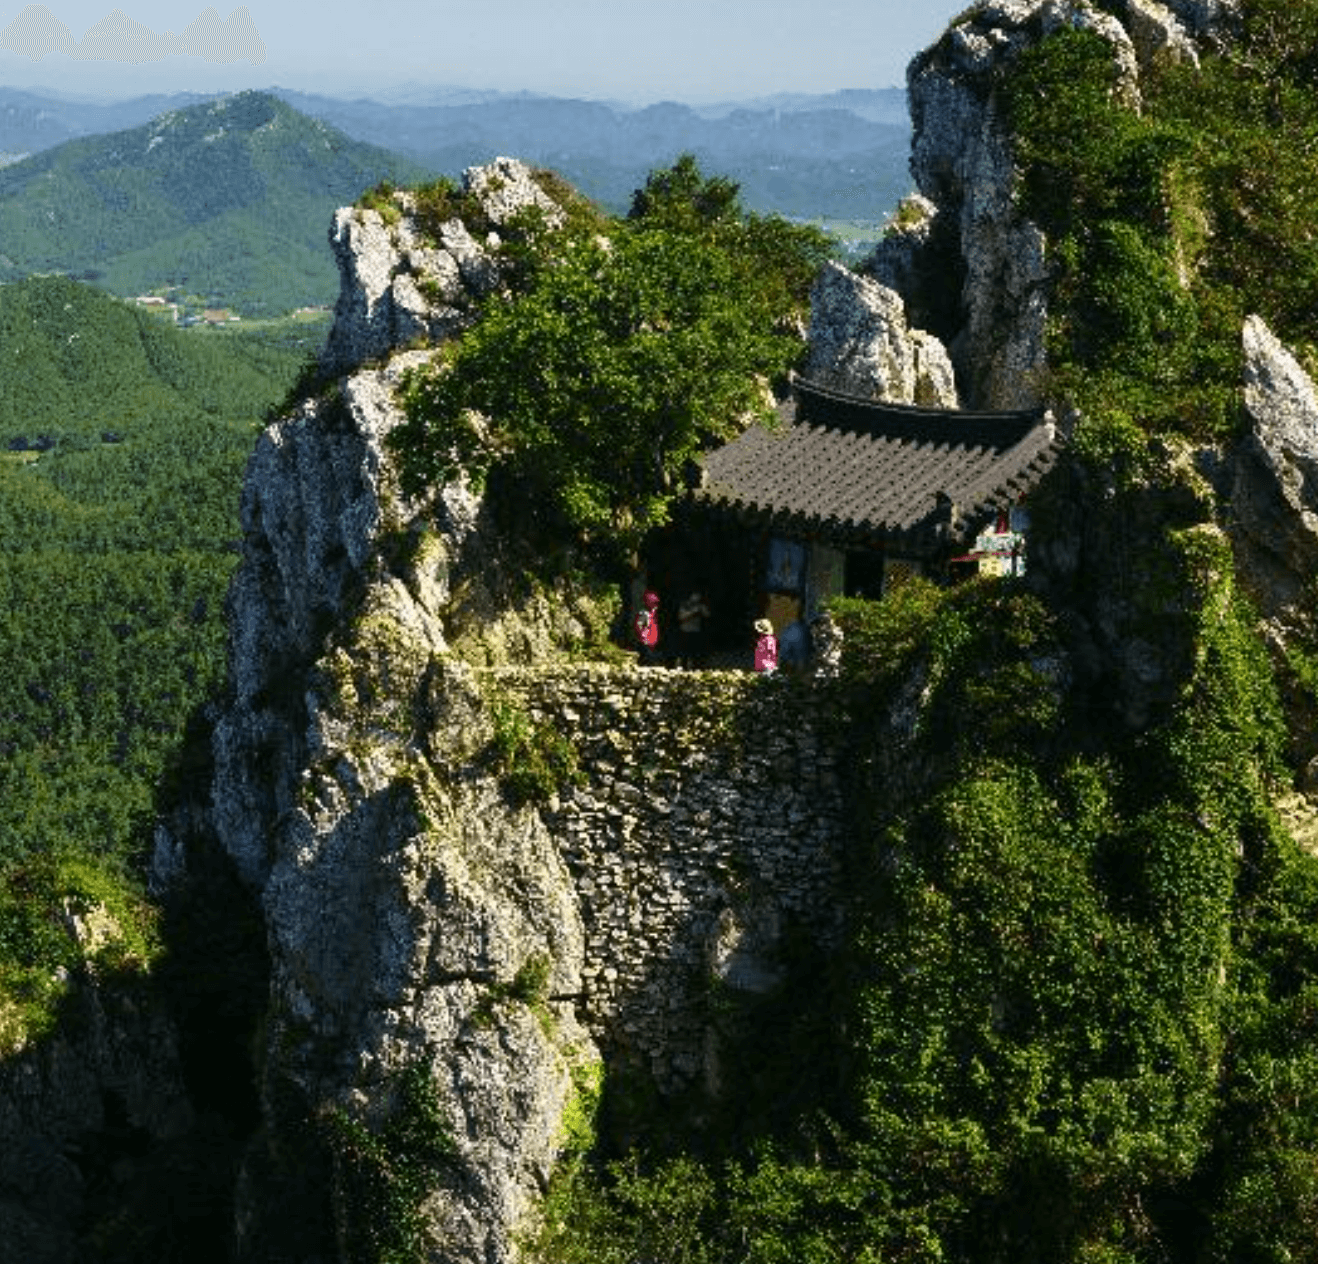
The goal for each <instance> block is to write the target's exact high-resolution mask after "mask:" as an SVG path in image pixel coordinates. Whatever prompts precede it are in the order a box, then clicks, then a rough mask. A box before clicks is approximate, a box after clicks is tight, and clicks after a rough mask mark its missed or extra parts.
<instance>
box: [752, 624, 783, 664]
mask: <svg viewBox="0 0 1318 1264" xmlns="http://www.w3.org/2000/svg"><path fill="white" fill-rule="evenodd" d="M755 634H756V640H755V670H756V671H757V672H762V673H763V674H764V675H766V676H767V675H769V674H771V673H772V672H774V671H776V670H777V669H778V638H777V637H775V636H774V634H773V624H772V623H770V622H769V620H768V619H756V620H755Z"/></svg>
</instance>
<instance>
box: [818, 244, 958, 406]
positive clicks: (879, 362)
mask: <svg viewBox="0 0 1318 1264" xmlns="http://www.w3.org/2000/svg"><path fill="white" fill-rule="evenodd" d="M806 374H807V376H808V377H810V378H811V379H813V380H814V381H816V382H819V383H821V384H823V385H825V386H830V387H833V388H835V389H837V390H842V391H849V392H850V393H852V394H854V395H862V396H867V397H870V398H874V399H885V400H891V401H892V402H894V403H902V404H922V405H925V406H927V407H931V408H955V407H957V391H956V379H955V375H954V374H953V372H952V363H951V361H950V360H949V359H948V356H947V351H946V349H945V348H944V347H943V344H942V343H941V342H939V341H938V339H937V338H935V337H934V336H933V335H932V334H928V333H925V332H924V331H923V330H921V329H911V328H910V327H909V326H908V325H907V323H906V309H905V306H904V305H903V303H902V300H901V296H900V295H899V294H897V293H896V292H895V291H894V290H891V289H888V288H887V287H886V286H883V285H880V284H879V283H878V282H877V281H875V280H872V279H871V278H869V277H866V276H861V275H860V274H858V273H855V272H851V271H849V270H848V269H846V268H844V267H843V266H842V265H841V264H838V263H829V264H826V265H825V266H824V268H823V270H822V271H821V272H820V275H819V278H818V280H817V281H816V282H815V285H814V289H813V290H812V291H811V294H810V359H809V363H808V365H807V367H806Z"/></svg>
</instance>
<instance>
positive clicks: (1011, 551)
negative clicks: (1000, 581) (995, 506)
mask: <svg viewBox="0 0 1318 1264" xmlns="http://www.w3.org/2000/svg"><path fill="white" fill-rule="evenodd" d="M1028 521H1029V517H1028V514H1027V513H1026V511H1025V510H1024V509H1023V508H1017V509H1013V510H1012V511H1011V512H1010V513H1006V512H1003V513H1000V514H999V515H998V517H997V520H996V521H995V522H994V523H993V524H992V525H991V526H990V527H988V528H986V529H985V530H983V531H981V532H980V533H979V535H978V536H977V537H976V539H975V551H974V553H973V554H972V555H971V556H972V557H976V558H978V559H979V573H980V574H981V575H994V576H997V575H1024V574H1025V526H1026V524H1027V523H1028Z"/></svg>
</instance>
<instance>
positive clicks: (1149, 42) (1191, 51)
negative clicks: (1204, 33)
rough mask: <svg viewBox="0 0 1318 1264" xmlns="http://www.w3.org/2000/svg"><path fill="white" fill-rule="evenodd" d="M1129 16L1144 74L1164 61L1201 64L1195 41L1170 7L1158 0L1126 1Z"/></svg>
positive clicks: (1131, 32) (1131, 35)
mask: <svg viewBox="0 0 1318 1264" xmlns="http://www.w3.org/2000/svg"><path fill="white" fill-rule="evenodd" d="M1126 15H1127V19H1128V21H1129V25H1130V38H1131V42H1132V43H1133V44H1134V46H1135V55H1136V57H1138V59H1139V65H1140V71H1141V73H1142V74H1148V73H1149V71H1150V70H1152V69H1153V68H1154V67H1156V66H1157V65H1158V64H1159V63H1161V62H1168V63H1176V62H1188V63H1190V64H1191V65H1193V66H1198V65H1199V50H1198V49H1197V48H1196V47H1195V43H1194V40H1193V39H1192V38H1191V37H1190V34H1189V32H1188V31H1186V29H1185V27H1184V26H1182V25H1181V21H1180V19H1179V18H1178V17H1177V16H1176V14H1175V13H1174V12H1173V11H1172V10H1171V9H1169V8H1167V6H1166V5H1163V4H1159V3H1158V0H1126Z"/></svg>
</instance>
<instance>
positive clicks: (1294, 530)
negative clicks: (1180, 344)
mask: <svg viewBox="0 0 1318 1264" xmlns="http://www.w3.org/2000/svg"><path fill="white" fill-rule="evenodd" d="M1242 343H1243V346H1244V352H1245V411H1246V413H1247V414H1248V416H1249V420H1250V432H1249V435H1248V436H1247V437H1246V439H1245V440H1244V442H1243V443H1242V444H1241V446H1240V448H1239V449H1238V451H1237V453H1236V455H1235V459H1234V461H1233V463H1232V485H1231V488H1230V497H1231V512H1232V516H1233V519H1234V524H1233V525H1234V528H1235V530H1234V531H1233V538H1234V540H1235V542H1236V550H1237V555H1238V559H1239V562H1240V565H1241V571H1242V574H1243V576H1244V578H1245V580H1246V582H1247V584H1248V585H1249V588H1250V590H1251V592H1252V594H1253V596H1254V599H1255V600H1256V601H1257V602H1258V603H1259V606H1260V609H1261V611H1262V613H1263V614H1264V615H1265V616H1266V617H1267V618H1268V619H1269V620H1270V621H1271V622H1272V623H1273V624H1274V633H1275V634H1276V635H1279V636H1283V637H1284V634H1285V631H1286V630H1287V629H1288V628H1291V627H1293V626H1295V625H1296V624H1297V623H1298V622H1302V621H1306V620H1309V619H1312V617H1313V616H1312V609H1311V607H1312V601H1313V581H1314V576H1315V575H1318V390H1316V389H1315V386H1314V383H1313V380H1312V379H1311V378H1310V377H1309V375H1308V373H1306V372H1305V370H1304V369H1303V367H1302V366H1301V365H1300V363H1299V362H1298V361H1297V360H1296V358H1295V356H1294V355H1293V354H1292V353H1291V352H1290V351H1289V350H1288V349H1287V348H1286V347H1285V346H1283V345H1282V343H1281V341H1280V340H1279V339H1278V338H1277V337H1276V336H1275V335H1274V334H1273V333H1272V331H1271V330H1270V329H1269V328H1268V327H1267V325H1266V324H1265V323H1264V321H1263V320H1262V319H1261V318H1260V317H1258V316H1251V317H1250V318H1249V319H1248V320H1247V321H1246V322H1245V327H1244V333H1243V337H1242Z"/></svg>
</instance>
